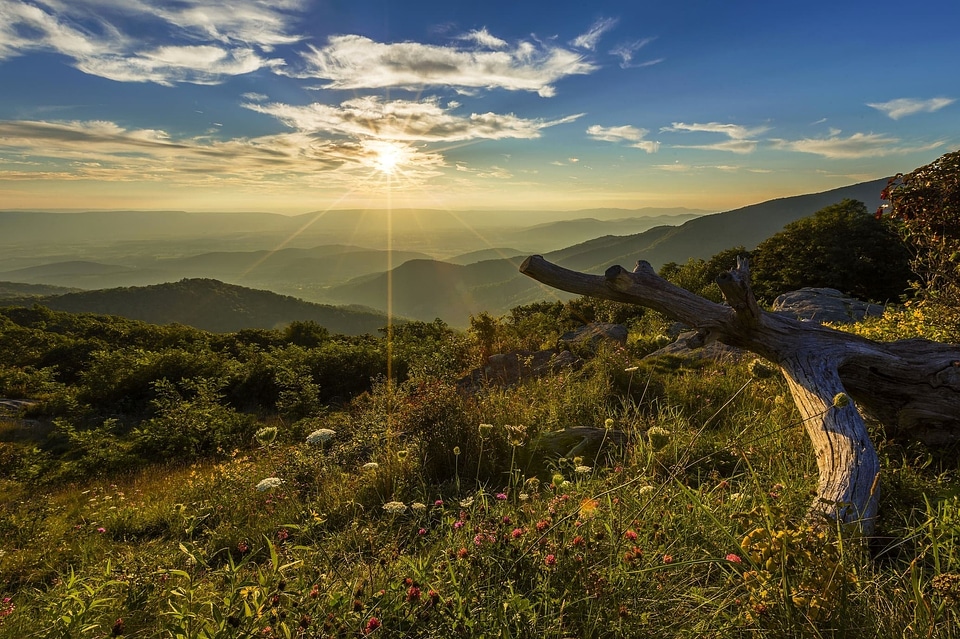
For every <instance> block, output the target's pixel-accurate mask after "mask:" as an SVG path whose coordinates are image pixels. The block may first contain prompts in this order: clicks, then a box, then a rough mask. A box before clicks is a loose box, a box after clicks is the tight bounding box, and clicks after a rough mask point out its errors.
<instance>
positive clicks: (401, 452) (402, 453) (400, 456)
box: [397, 449, 410, 461]
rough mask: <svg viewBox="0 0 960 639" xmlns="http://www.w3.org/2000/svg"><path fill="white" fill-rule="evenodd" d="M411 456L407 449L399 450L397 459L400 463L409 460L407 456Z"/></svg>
mask: <svg viewBox="0 0 960 639" xmlns="http://www.w3.org/2000/svg"><path fill="white" fill-rule="evenodd" d="M409 454H410V453H409V452H408V451H407V450H406V449H404V450H398V451H397V459H399V460H400V461H403V460H405V459H406V458H407V455H409Z"/></svg>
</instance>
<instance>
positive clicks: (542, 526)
mask: <svg viewBox="0 0 960 639" xmlns="http://www.w3.org/2000/svg"><path fill="white" fill-rule="evenodd" d="M549 527H550V522H549V521H547V520H546V519H541V520H540V521H538V522H537V532H543V531H544V530H546V529H547V528H549Z"/></svg>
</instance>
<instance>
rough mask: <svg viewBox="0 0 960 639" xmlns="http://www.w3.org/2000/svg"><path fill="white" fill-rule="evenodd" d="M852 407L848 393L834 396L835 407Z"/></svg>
mask: <svg viewBox="0 0 960 639" xmlns="http://www.w3.org/2000/svg"><path fill="white" fill-rule="evenodd" d="M849 405H850V396H849V395H847V394H846V393H837V394H836V395H834V396H833V407H834V408H844V407H846V406H849Z"/></svg>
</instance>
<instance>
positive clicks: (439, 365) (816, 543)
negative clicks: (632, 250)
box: [0, 300, 960, 637]
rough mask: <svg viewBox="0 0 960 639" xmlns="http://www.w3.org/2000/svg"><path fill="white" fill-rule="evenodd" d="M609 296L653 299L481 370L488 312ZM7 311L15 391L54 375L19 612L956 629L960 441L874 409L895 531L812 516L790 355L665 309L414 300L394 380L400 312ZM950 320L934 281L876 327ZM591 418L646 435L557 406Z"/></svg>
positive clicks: (17, 549)
mask: <svg viewBox="0 0 960 639" xmlns="http://www.w3.org/2000/svg"><path fill="white" fill-rule="evenodd" d="M631 313H632V315H631ZM584 316H590V317H591V318H593V319H601V320H602V319H610V318H614V317H616V318H618V319H621V320H624V321H628V322H629V324H630V326H631V333H630V338H629V340H628V343H627V345H626V346H624V347H620V346H617V347H603V348H601V349H600V350H599V352H598V353H597V354H596V355H592V356H591V355H590V354H589V353H586V352H585V353H581V354H583V355H584V356H587V357H588V359H587V362H586V364H585V365H584V366H583V367H582V368H581V369H580V370H577V371H573V370H562V371H559V372H556V373H553V374H549V375H546V376H543V377H540V378H538V379H530V380H527V381H525V382H524V383H522V384H520V385H517V386H514V387H510V388H503V387H500V386H496V385H492V384H490V385H485V386H482V387H480V388H479V389H474V390H473V391H472V392H466V391H464V389H463V388H459V387H458V386H457V383H456V381H457V376H458V374H459V373H460V372H462V371H463V370H465V369H468V368H469V367H470V366H472V365H474V364H476V363H478V358H479V357H480V353H481V351H482V350H483V349H484V348H487V347H489V346H490V345H489V343H488V342H489V341H490V340H493V341H495V342H496V345H497V346H501V347H506V348H505V349H504V350H508V349H509V348H510V347H519V346H531V345H532V341H535V340H539V341H540V342H541V343H545V344H550V343H552V342H553V341H555V339H556V337H557V335H558V334H559V333H560V332H562V331H564V330H566V328H567V327H568V326H569V324H572V323H574V322H575V318H576V317H584ZM2 317H3V319H2V321H3V325H2V331H0V335H2V339H0V349H2V350H0V353H2V357H3V362H4V364H3V367H2V369H0V375H2V377H0V379H2V386H3V388H2V392H3V393H4V395H5V396H7V397H11V396H15V395H17V394H20V395H24V396H29V397H32V398H34V399H35V400H37V401H38V402H39V403H38V404H37V405H35V406H33V407H32V408H30V409H28V411H27V414H26V416H25V417H26V418H28V419H30V418H36V419H37V422H36V423H33V422H27V425H26V426H25V425H24V424H23V423H22V422H19V423H17V422H14V421H10V420H8V421H7V422H6V423H5V424H4V426H3V437H2V439H3V440H4V441H3V442H2V448H0V454H2V456H3V459H2V462H3V463H2V468H3V471H2V472H3V477H2V480H0V481H2V484H3V485H2V491H0V495H2V497H0V499H2V503H0V536H2V550H0V571H2V583H3V584H5V585H4V587H3V588H4V592H2V593H0V596H2V603H0V636H9V637H81V636H90V637H97V636H109V635H122V636H131V637H251V636H275V637H294V636H304V637H323V636H347V637H349V636H365V635H371V636H377V635H380V636H393V637H402V636H419V637H446V636H451V635H453V634H454V633H457V634H461V635H466V636H503V637H508V636H509V637H533V636H545V637H569V636H578V637H609V636H653V637H656V636H663V637H667V636H670V637H674V636H717V637H721V636H722V637H730V636H757V635H760V636H784V637H787V636H791V637H792V636H811V637H814V636H869V637H874V636H887V637H895V636H910V635H913V634H920V635H929V636H942V637H947V636H952V635H953V634H955V633H956V632H957V630H958V629H957V618H956V615H957V609H956V607H955V606H956V604H957V600H956V597H957V596H960V549H958V548H956V539H957V535H958V532H960V528H958V524H957V522H958V521H960V501H958V498H957V493H958V491H957V488H958V486H960V484H958V482H957V481H956V478H955V469H956V465H955V462H954V461H953V460H952V459H950V458H948V457H947V456H945V455H943V454H940V455H938V456H934V455H933V454H932V453H931V452H930V451H926V450H921V449H912V448H904V447H902V446H900V445H898V444H896V443H894V442H886V441H884V440H883V437H882V434H880V433H877V434H876V438H877V441H878V442H881V444H880V447H881V451H882V455H883V456H884V474H883V477H882V486H883V493H882V495H883V496H882V506H881V515H880V523H879V531H878V534H877V538H876V539H872V540H868V542H867V543H862V542H861V540H855V539H850V538H845V537H843V536H842V535H837V534H833V532H832V531H829V530H820V529H814V528H811V527H810V526H809V524H808V523H806V522H805V519H804V516H803V515H804V512H805V510H806V508H807V505H808V500H809V491H810V490H811V488H813V487H814V484H815V481H816V468H815V466H814V464H813V456H812V454H811V452H810V451H809V450H808V443H807V441H806V438H805V435H804V433H803V429H802V427H801V425H800V424H799V423H798V421H797V415H796V412H795V409H794V408H793V406H792V402H791V401H790V399H789V397H788V394H787V391H786V388H785V386H784V384H783V383H782V381H781V380H780V379H779V376H777V375H775V374H771V373H773V371H772V370H771V369H770V367H769V365H766V364H764V363H762V362H756V361H752V360H749V359H747V360H744V361H741V362H728V363H725V364H724V363H720V364H717V363H712V362H701V363H696V362H681V361H678V360H673V359H669V358H666V359H663V358H661V359H656V360H645V361H643V362H640V357H641V356H643V355H644V354H646V353H647V352H649V351H650V350H652V349H653V348H654V347H655V346H656V345H657V344H659V343H660V342H661V341H662V339H661V338H660V337H659V330H661V329H662V328H663V325H662V323H661V321H660V320H659V319H658V318H657V317H654V316H652V315H645V314H643V313H642V312H639V311H636V310H632V309H625V308H622V307H618V306H616V305H610V304H606V305H602V304H600V303H596V302H589V301H586V300H575V301H573V302H571V303H568V304H566V305H564V304H542V305H537V306H534V307H525V308H518V309H515V311H514V313H513V314H512V315H511V316H508V317H505V318H498V319H497V320H491V318H487V320H490V321H486V323H485V322H484V321H483V318H477V320H476V321H475V326H474V329H473V330H471V331H470V332H467V333H459V332H456V331H452V330H450V329H448V328H446V327H445V326H443V325H442V323H439V322H436V323H432V324H423V323H414V324H410V325H406V326H403V327H397V328H396V331H395V335H394V340H395V341H394V342H393V344H392V346H391V348H390V350H391V353H390V356H391V361H392V365H391V373H392V376H393V377H392V380H393V381H391V382H388V381H387V379H388V378H387V377H386V364H387V343H386V340H385V338H383V337H380V338H373V337H367V338H343V337H337V336H331V335H328V334H326V332H325V331H323V330H322V329H319V327H316V326H315V325H310V324H298V325H294V326H292V327H290V328H288V329H286V330H284V331H256V332H242V333H237V334H230V335H226V336H217V335H211V334H206V333H202V332H199V331H194V330H192V329H187V328H185V327H175V326H174V327H157V326H150V325H145V324H140V323H137V322H132V321H127V320H120V319H115V318H114V319H111V318H104V317H97V316H77V315H68V314H64V313H53V312H50V311H46V310H45V309H41V308H39V307H38V308H34V309H32V310H31V309H9V310H5V311H3V316H2ZM928 325H929V322H927V321H926V318H924V317H923V315H922V309H916V308H914V309H911V310H910V311H909V314H908V313H906V312H901V313H899V314H891V315H890V316H889V317H887V318H886V319H885V320H883V321H880V322H874V323H873V324H872V325H870V326H867V327H865V328H861V329H860V330H862V331H866V332H869V333H870V334H871V336H873V337H892V336H894V335H896V334H898V333H904V332H906V331H915V330H917V329H918V328H920V329H922V328H923V327H924V326H928ZM521 337H522V338H523V340H525V342H526V343H521V342H520V339H521ZM54 361H56V362H57V366H56V368H54V367H52V366H51V363H52V362H54ZM348 363H349V365H350V366H353V367H354V368H352V369H349V368H346V366H347V365H348ZM371 380H373V381H372V382H371ZM584 426H588V427H593V428H595V429H598V432H601V433H603V435H602V436H601V439H603V440H607V439H609V441H610V442H613V441H620V435H619V434H618V433H623V434H625V435H626V442H627V443H626V444H625V445H623V446H619V447H614V446H606V445H604V446H603V447H602V448H600V449H598V448H597V447H592V448H591V447H578V444H579V443H580V440H579V438H574V439H572V440H569V441H564V440H563V437H562V436H559V437H558V436H555V435H550V433H555V432H556V431H561V430H563V429H569V428H574V427H584ZM940 452H941V453H942V451H940Z"/></svg>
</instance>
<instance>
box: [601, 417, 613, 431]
mask: <svg viewBox="0 0 960 639" xmlns="http://www.w3.org/2000/svg"><path fill="white" fill-rule="evenodd" d="M614 424H615V422H614V421H613V420H612V419H610V418H609V417H607V418H606V419H605V420H603V427H604V428H605V429H607V430H612V429H613V425H614Z"/></svg>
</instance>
